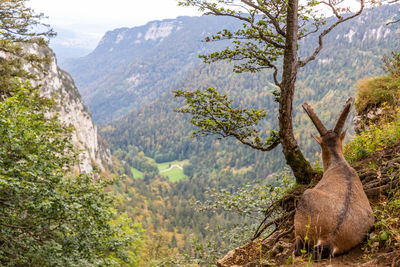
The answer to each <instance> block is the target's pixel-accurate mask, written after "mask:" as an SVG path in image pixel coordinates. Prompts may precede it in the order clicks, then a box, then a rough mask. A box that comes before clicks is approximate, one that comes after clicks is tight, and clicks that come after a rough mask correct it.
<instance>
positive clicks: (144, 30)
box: [65, 5, 399, 122]
mask: <svg viewBox="0 0 400 267" xmlns="http://www.w3.org/2000/svg"><path fill="white" fill-rule="evenodd" d="M398 9H399V7H398V5H397V6H394V5H392V6H383V7H380V8H377V9H372V10H366V12H364V14H362V15H361V16H360V17H359V18H357V19H355V20H354V21H351V22H347V23H344V24H343V25H340V26H339V27H338V28H337V29H335V30H334V31H333V32H332V33H330V34H329V35H328V36H327V37H326V39H325V40H326V41H325V47H324V52H323V53H322V54H321V55H320V56H319V57H318V59H317V60H316V62H314V64H310V65H308V66H307V68H306V70H305V71H304V72H303V74H304V76H303V77H300V79H299V82H300V83H299V86H301V82H308V83H307V84H306V87H309V88H311V89H313V90H314V89H315V88H317V87H318V86H326V87H330V88H329V89H330V90H335V89H336V88H335V86H337V88H341V89H342V90H346V89H348V88H349V84H351V82H352V81H353V80H350V79H349V78H353V79H354V78H355V79H356V78H357V77H349V76H345V77H342V81H339V82H333V81H334V80H336V77H339V76H338V75H340V76H343V75H342V73H341V72H343V74H345V75H354V76H360V75H362V73H363V72H365V73H366V72H370V73H371V74H373V72H374V71H376V69H378V66H377V65H379V58H380V55H381V54H382V53H384V52H386V51H387V50H389V49H391V48H394V47H395V46H396V44H397V40H398V39H397V36H396V29H397V28H396V27H397V26H396V25H391V26H386V25H385V22H386V21H388V20H390V18H391V17H393V16H395V14H396V13H398ZM240 26H241V24H240V22H237V21H234V20H232V19H229V18H223V17H219V18H215V17H211V16H203V17H179V18H177V19H174V20H163V21H154V22H149V23H148V24H146V25H144V26H140V27H134V28H121V29H116V30H114V31H110V32H107V33H106V35H105V36H104V37H103V39H102V40H101V42H100V43H99V45H98V46H97V48H96V49H95V50H94V51H93V52H92V53H91V54H89V55H88V56H86V57H83V58H80V59H71V60H70V61H69V62H66V64H65V68H66V70H67V71H68V72H69V73H71V75H72V76H73V77H74V79H75V81H76V83H77V86H78V88H79V89H80V92H81V94H82V96H83V99H84V100H85V103H86V104H87V105H88V107H89V110H90V111H91V112H92V114H93V116H94V119H95V121H97V122H106V121H110V120H111V119H114V118H118V117H120V116H121V115H124V114H127V113H128V112H129V111H132V110H134V109H136V108H139V107H142V106H143V105H145V104H146V103H149V102H150V101H153V100H154V99H156V98H157V97H159V96H160V95H161V94H162V93H163V92H166V91H170V90H171V89H174V88H175V87H176V83H179V82H180V81H181V80H182V78H183V77H185V76H186V75H187V74H188V73H189V72H190V71H192V70H193V69H196V68H197V67H198V66H200V65H201V61H200V59H198V58H197V55H198V54H200V53H207V52H210V51H215V50H218V49H220V48H221V47H225V46H226V45H227V43H226V42H225V43H223V42H216V43H210V42H208V43H207V42H202V40H204V37H206V36H208V35H210V34H213V33H216V32H217V31H219V30H221V29H224V28H235V27H240ZM316 45H317V42H315V40H310V38H307V39H305V40H304V42H303V43H302V44H301V46H300V54H301V55H302V54H303V55H304V54H309V52H310V51H311V50H312V49H313V48H314V47H315V46H316ZM360 60H361V61H360ZM355 66H357V67H355ZM360 67H361V68H362V69H360ZM354 68H357V70H356V71H354ZM317 69H318V70H317ZM317 77H319V78H320V79H315V78H317ZM220 78H222V79H226V78H224V77H220ZM332 78H334V79H332ZM316 81H317V82H318V84H315V82H316ZM327 81H330V82H331V84H329V83H328V82H327ZM318 89H319V88H318ZM319 90H321V89H319ZM324 90H328V88H326V89H324ZM319 92H320V91H319ZM319 92H318V93H317V94H315V96H316V98H320V97H321V96H323V95H324V94H322V95H321V94H320V93H319ZM324 92H326V91H324Z"/></svg>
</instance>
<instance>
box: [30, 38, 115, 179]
mask: <svg viewBox="0 0 400 267" xmlns="http://www.w3.org/2000/svg"><path fill="white" fill-rule="evenodd" d="M26 49H28V50H29V53H31V54H36V55H39V56H45V55H46V56H47V57H48V58H49V63H48V64H46V66H45V73H44V74H42V73H41V74H39V78H40V79H39V80H38V81H34V82H33V85H35V86H36V85H40V86H39V88H40V90H41V92H42V94H43V95H44V96H48V97H53V98H54V99H55V100H56V102H57V106H56V111H57V113H58V116H59V119H60V120H61V121H62V122H63V123H65V124H66V125H69V126H73V127H74V128H75V131H74V133H73V135H72V139H73V143H74V145H75V147H76V149H77V150H79V151H80V152H79V158H80V164H79V166H77V167H78V169H79V170H78V171H79V172H86V173H87V172H90V171H92V170H93V169H94V168H95V166H97V167H99V168H100V169H101V170H104V169H105V166H107V165H109V164H111V154H110V151H109V149H108V148H107V147H106V146H105V145H104V144H103V143H102V142H101V139H100V137H99V135H98V134H97V126H96V125H95V124H94V123H93V120H92V116H91V114H90V113H89V111H88V109H87V108H86V106H85V105H84V103H83V101H82V98H81V96H80V94H79V92H78V89H77V88H76V86H75V84H74V81H73V79H72V77H71V76H70V75H69V74H68V73H67V72H65V71H63V70H61V69H60V68H59V67H58V66H57V61H56V57H55V54H54V53H53V51H52V50H51V49H50V48H48V47H43V46H39V45H37V44H32V45H30V46H29V47H27V48H26Z"/></svg>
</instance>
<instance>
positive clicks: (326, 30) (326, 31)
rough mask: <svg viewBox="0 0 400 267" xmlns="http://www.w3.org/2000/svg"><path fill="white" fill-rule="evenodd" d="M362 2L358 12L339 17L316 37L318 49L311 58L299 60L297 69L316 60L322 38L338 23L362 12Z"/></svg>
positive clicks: (362, 0)
mask: <svg viewBox="0 0 400 267" xmlns="http://www.w3.org/2000/svg"><path fill="white" fill-rule="evenodd" d="M364 1H365V0H361V2H360V5H361V6H360V10H359V11H358V12H357V13H355V14H353V15H351V16H349V17H347V18H343V17H342V16H340V19H338V20H337V21H336V22H335V23H333V24H332V25H331V26H330V27H329V28H327V29H325V30H324V31H323V32H322V33H321V34H320V35H319V36H318V47H317V48H316V49H315V50H314V53H313V54H312V55H311V56H309V57H308V58H306V59H305V60H299V62H298V68H299V67H304V66H305V65H307V63H308V62H310V61H312V60H314V59H315V58H316V56H317V55H318V54H319V52H320V51H321V50H322V47H323V38H324V36H325V35H327V34H328V33H329V32H330V31H332V30H333V29H334V28H335V27H336V26H337V25H339V24H340V23H342V22H345V21H347V20H350V19H352V18H355V17H357V16H358V15H360V14H361V12H362V11H363V10H364Z"/></svg>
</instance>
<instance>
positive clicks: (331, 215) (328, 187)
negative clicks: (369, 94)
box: [294, 98, 374, 259]
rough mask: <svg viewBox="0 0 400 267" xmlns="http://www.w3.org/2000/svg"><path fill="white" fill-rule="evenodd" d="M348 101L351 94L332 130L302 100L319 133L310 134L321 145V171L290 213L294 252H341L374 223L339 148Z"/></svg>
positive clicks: (366, 200)
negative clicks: (322, 171)
mask: <svg viewBox="0 0 400 267" xmlns="http://www.w3.org/2000/svg"><path fill="white" fill-rule="evenodd" d="M352 104H353V98H349V99H348V100H347V102H346V105H345V106H344V109H343V111H342V113H341V115H340V117H339V119H338V121H337V123H336V126H335V128H334V129H333V130H327V129H326V128H325V126H324V125H323V124H322V122H321V121H320V120H319V118H318V117H317V115H316V114H315V113H314V111H313V109H312V108H311V107H310V106H309V105H308V104H307V103H304V104H303V108H304V110H305V111H306V113H307V114H308V116H309V117H310V119H311V121H312V122H313V123H314V125H315V127H316V128H317V130H318V132H319V134H320V135H321V137H319V136H315V135H312V136H313V138H314V139H315V140H316V141H317V142H318V143H319V144H320V146H321V148H322V161H323V166H324V174H323V176H322V179H321V180H320V181H319V182H318V184H317V185H316V186H315V187H314V188H312V189H307V190H306V191H305V192H304V194H303V195H302V197H301V199H300V200H299V201H298V204H297V207H296V214H295V217H294V228H295V238H296V240H295V255H296V256H299V255H300V254H301V253H300V250H301V249H303V247H308V249H312V250H313V251H314V257H316V256H317V253H316V252H318V251H319V252H320V253H321V254H319V255H318V257H327V256H329V255H330V256H335V255H338V254H341V253H344V252H346V251H348V250H350V249H351V248H353V247H355V246H357V245H358V244H359V243H361V241H362V240H363V239H364V237H365V235H366V234H367V233H368V232H369V231H370V229H371V228H372V226H373V224H374V217H373V215H372V209H371V206H370V204H369V201H368V198H367V196H366V194H365V192H364V190H363V187H362V184H361V181H360V178H359V177H358V175H357V172H356V171H355V170H354V169H353V168H352V167H351V166H350V165H349V164H348V163H347V161H346V160H345V158H344V156H343V151H342V147H343V140H344V137H345V135H346V132H347V129H346V130H345V131H343V132H342V129H343V126H344V124H345V122H346V119H347V116H348V114H349V112H350V108H351V106H352ZM306 236H307V238H306V239H305V237H306ZM305 240H306V241H307V242H306V244H305V243H304V241H305ZM305 245H306V246H305ZM315 259H317V258H315Z"/></svg>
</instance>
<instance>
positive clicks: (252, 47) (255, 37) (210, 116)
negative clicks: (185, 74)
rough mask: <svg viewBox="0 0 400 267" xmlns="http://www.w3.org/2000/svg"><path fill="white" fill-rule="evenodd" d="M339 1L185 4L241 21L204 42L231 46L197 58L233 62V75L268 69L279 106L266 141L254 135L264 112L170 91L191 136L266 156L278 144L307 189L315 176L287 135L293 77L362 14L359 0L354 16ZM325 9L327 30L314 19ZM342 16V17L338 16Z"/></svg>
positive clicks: (209, 94)
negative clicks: (309, 41)
mask: <svg viewBox="0 0 400 267" xmlns="http://www.w3.org/2000/svg"><path fill="white" fill-rule="evenodd" d="M343 2H344V0H328V1H321V2H319V1H317V0H308V1H305V2H302V3H300V4H299V2H298V0H271V1H266V0H185V1H179V5H181V6H195V7H198V8H199V10H200V11H202V12H203V14H206V15H214V16H228V17H232V18H235V19H238V20H240V21H241V22H243V27H242V28H240V29H238V30H228V29H224V30H222V31H220V32H218V33H217V34H215V35H213V36H211V37H207V38H206V39H205V41H206V42H210V41H220V40H230V41H231V45H230V46H228V47H227V48H225V49H224V50H222V51H219V52H214V53H211V54H209V55H201V56H200V57H201V58H202V59H203V60H204V62H206V63H211V62H216V61H220V60H228V61H234V62H235V66H234V71H235V72H238V73H240V72H244V71H249V72H257V71H261V70H264V69H272V71H273V74H272V78H273V81H274V83H275V85H276V88H277V89H276V91H275V92H274V95H275V97H276V101H277V102H279V117H278V122H279V131H278V132H276V131H271V135H270V137H269V138H267V139H266V140H262V139H261V138H260V137H259V136H258V131H257V130H256V129H255V125H257V124H258V122H259V121H260V120H261V119H263V118H265V117H266V115H267V114H266V112H264V110H261V109H259V110H255V109H252V110H247V109H238V108H234V107H232V103H231V101H230V100H229V99H228V97H227V95H220V94H219V93H218V92H217V91H216V90H215V89H214V88H209V89H207V90H206V91H205V92H201V91H199V90H197V91H195V92H185V91H176V92H175V96H177V97H184V98H185V99H186V103H187V105H186V106H184V107H183V108H181V109H179V110H178V111H179V112H182V113H190V114H192V115H193V117H192V123H193V124H194V125H195V126H198V127H199V129H200V130H198V131H195V132H194V134H195V135H207V134H218V135H221V136H222V137H228V136H233V137H235V138H236V139H238V140H239V141H240V142H241V143H243V144H245V145H248V146H250V147H252V148H255V149H258V150H261V151H270V150H272V149H274V148H275V147H276V146H277V145H278V144H279V143H280V144H281V145H282V151H283V154H284V156H285V158H286V162H287V164H288V165H289V166H290V167H291V169H292V171H293V174H294V176H295V177H296V182H297V183H299V184H308V183H309V182H310V181H311V179H312V177H313V176H314V174H315V172H314V170H313V168H312V167H311V165H310V163H309V162H308V161H307V160H306V159H305V157H304V156H303V154H302V152H301V151H300V148H299V146H298V144H297V141H296V139H295V137H294V134H293V124H292V117H293V97H294V92H295V82H296V76H297V73H298V71H299V69H300V68H302V67H304V66H305V65H307V64H308V63H309V62H310V61H312V60H314V59H315V58H316V56H317V55H318V54H319V52H320V51H321V50H322V48H323V41H324V37H325V36H326V35H327V34H328V33H329V32H330V31H332V29H334V28H335V27H336V26H337V25H339V24H340V23H343V22H345V21H347V20H350V19H352V18H354V17H356V16H358V15H360V14H361V12H362V11H363V9H364V0H361V2H360V8H359V10H358V11H357V12H356V13H352V14H351V13H349V12H350V9H349V8H347V7H343ZM321 6H326V7H328V8H329V10H330V12H332V13H333V15H334V18H335V20H334V21H333V22H332V24H330V25H326V24H327V20H326V19H325V18H324V17H322V16H321V15H319V11H318V8H320V7H321ZM344 12H347V13H344ZM309 35H317V36H318V38H317V39H318V43H317V46H316V48H315V50H314V51H313V52H312V53H311V54H310V55H308V56H306V57H304V58H302V59H300V58H299V56H298V53H297V51H298V47H299V41H300V40H302V39H304V38H306V37H307V36H309ZM281 59H282V60H281Z"/></svg>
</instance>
